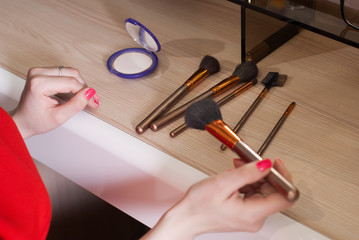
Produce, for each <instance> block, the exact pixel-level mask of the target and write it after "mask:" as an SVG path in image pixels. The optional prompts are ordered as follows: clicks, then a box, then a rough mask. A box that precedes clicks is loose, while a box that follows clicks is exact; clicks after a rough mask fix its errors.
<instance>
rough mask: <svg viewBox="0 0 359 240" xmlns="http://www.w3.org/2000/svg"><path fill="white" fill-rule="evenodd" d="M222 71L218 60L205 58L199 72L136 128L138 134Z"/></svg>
mask: <svg viewBox="0 0 359 240" xmlns="http://www.w3.org/2000/svg"><path fill="white" fill-rule="evenodd" d="M219 69H220V66H219V62H218V60H217V59H216V58H214V57H211V56H208V55H207V56H205V57H204V58H203V59H202V61H201V63H200V65H199V68H198V70H197V71H196V72H195V73H194V74H193V75H192V76H191V77H190V78H189V79H188V80H187V81H186V82H184V83H183V84H182V85H181V86H180V87H179V88H178V89H177V90H176V91H174V92H173V93H172V94H171V95H170V96H169V97H168V98H167V99H166V100H165V101H163V102H162V103H161V104H160V105H159V106H158V107H157V108H156V109H155V110H153V111H152V112H151V113H150V115H148V116H147V117H146V118H145V119H144V120H143V121H142V122H141V123H139V124H138V125H137V126H136V132H137V133H139V134H141V133H143V132H144V131H146V129H147V128H148V127H149V126H150V124H151V122H153V121H154V120H156V119H157V118H158V117H159V116H161V115H162V114H164V113H166V112H167V111H168V110H169V109H170V108H171V107H172V106H173V105H174V104H176V103H177V102H178V101H179V100H180V99H182V98H183V97H184V96H185V95H186V94H187V93H188V92H189V91H190V90H192V88H194V87H195V86H196V85H197V84H199V83H200V82H201V81H202V80H203V79H205V78H206V77H208V76H209V75H211V74H214V73H216V72H218V71H219Z"/></svg>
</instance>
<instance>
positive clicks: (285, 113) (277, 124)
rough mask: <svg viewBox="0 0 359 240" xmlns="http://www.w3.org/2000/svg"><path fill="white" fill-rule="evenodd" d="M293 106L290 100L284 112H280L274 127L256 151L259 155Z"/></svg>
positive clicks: (293, 103)
mask: <svg viewBox="0 0 359 240" xmlns="http://www.w3.org/2000/svg"><path fill="white" fill-rule="evenodd" d="M294 107H295V102H292V103H291V104H290V105H289V106H288V108H287V109H286V110H285V112H284V113H283V114H282V116H281V118H280V119H279V120H278V122H277V123H276V125H275V126H274V128H273V129H272V131H271V132H270V133H269V135H268V137H267V138H266V140H265V141H264V143H263V144H262V146H261V147H260V148H259V150H258V151H257V153H258V155H259V156H262V154H263V153H264V151H265V150H266V149H267V147H268V145H269V144H270V143H271V141H272V140H273V138H274V136H275V135H276V134H277V132H278V130H279V129H280V127H281V126H282V125H283V123H284V122H285V120H286V119H287V117H288V116H289V114H290V113H291V112H292V110H293V108H294Z"/></svg>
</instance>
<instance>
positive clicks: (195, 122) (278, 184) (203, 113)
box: [185, 99, 299, 202]
mask: <svg viewBox="0 0 359 240" xmlns="http://www.w3.org/2000/svg"><path fill="white" fill-rule="evenodd" d="M185 121H186V124H187V125H188V126H189V127H191V128H195V129H201V130H207V131H208V132H209V133H211V134H212V135H213V136H215V137H216V138H217V139H218V140H220V141H221V142H222V143H224V144H226V145H227V146H228V147H229V148H231V149H232V150H233V151H234V152H235V153H237V154H238V156H239V157H240V158H241V159H242V160H244V161H246V162H252V161H261V160H262V158H261V157H260V156H259V155H258V154H257V153H256V152H254V151H253V150H252V149H251V148H250V147H249V146H248V145H247V144H245V143H244V142H243V140H242V139H241V138H240V137H239V136H238V135H237V134H236V133H234V132H233V131H232V129H231V128H230V127H229V126H228V125H227V124H225V123H224V122H223V120H222V115H221V111H220V109H219V107H218V105H217V103H216V102H214V101H213V100H212V99H204V100H201V101H199V102H196V103H193V104H192V105H191V106H189V107H188V108H187V110H186V113H185ZM266 179H267V181H268V182H269V183H270V184H272V186H273V187H274V188H276V189H277V190H278V191H279V192H280V193H281V194H283V195H284V196H285V197H286V198H287V200H288V201H290V202H293V201H295V200H296V199H297V198H298V197H299V191H298V189H297V188H295V187H294V186H293V185H292V184H291V183H290V182H289V181H288V180H287V179H285V178H284V177H283V176H282V175H281V174H280V173H279V172H278V171H276V170H275V169H274V168H271V172H270V173H269V174H268V176H267V177H266Z"/></svg>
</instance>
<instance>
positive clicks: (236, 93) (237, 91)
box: [170, 78, 257, 138]
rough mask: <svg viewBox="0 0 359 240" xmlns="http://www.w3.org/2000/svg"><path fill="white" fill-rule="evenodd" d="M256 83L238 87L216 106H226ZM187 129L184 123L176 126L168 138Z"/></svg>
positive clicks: (252, 82)
mask: <svg viewBox="0 0 359 240" xmlns="http://www.w3.org/2000/svg"><path fill="white" fill-rule="evenodd" d="M256 83H257V79H256V78H254V79H252V80H251V81H249V82H247V83H246V84H243V85H242V86H240V87H239V88H237V89H235V90H234V91H232V92H231V93H229V94H228V95H226V96H225V97H223V98H221V99H220V100H219V101H218V102H217V104H218V106H223V105H224V104H226V103H227V102H229V101H231V100H232V99H234V98H235V97H237V96H239V95H240V94H242V93H243V92H245V91H246V90H248V89H250V88H251V87H252V86H254V85H255V84H256ZM187 128H188V126H187V124H186V123H183V124H181V125H180V126H178V127H177V128H175V129H174V130H173V131H171V132H170V136H171V137H172V138H174V137H176V136H178V135H179V134H181V133H182V132H184V131H185V130H186V129H187Z"/></svg>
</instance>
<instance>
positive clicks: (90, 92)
mask: <svg viewBox="0 0 359 240" xmlns="http://www.w3.org/2000/svg"><path fill="white" fill-rule="evenodd" d="M95 94H96V91H95V89H93V88H84V89H81V90H80V91H78V92H77V93H76V94H75V95H74V96H73V97H72V98H71V99H70V100H69V101H67V102H66V103H64V104H62V105H59V106H58V107H56V117H57V119H58V121H59V122H60V123H64V122H66V121H67V120H68V119H70V118H71V117H73V116H74V115H75V114H77V113H78V112H80V111H82V110H83V109H84V108H85V107H86V106H87V104H88V103H89V100H90V99H91V98H92V97H93V96H95Z"/></svg>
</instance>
